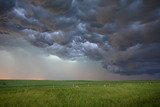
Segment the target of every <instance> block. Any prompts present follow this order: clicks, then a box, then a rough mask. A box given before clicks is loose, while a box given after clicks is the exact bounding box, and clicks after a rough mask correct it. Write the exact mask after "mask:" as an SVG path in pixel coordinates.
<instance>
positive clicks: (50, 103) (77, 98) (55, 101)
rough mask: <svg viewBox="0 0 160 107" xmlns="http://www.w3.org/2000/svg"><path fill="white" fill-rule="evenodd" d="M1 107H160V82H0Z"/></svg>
mask: <svg viewBox="0 0 160 107" xmlns="http://www.w3.org/2000/svg"><path fill="white" fill-rule="evenodd" d="M0 107H160V81H52V80H28V81H27V80H0Z"/></svg>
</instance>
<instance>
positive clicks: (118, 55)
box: [0, 0, 160, 80]
mask: <svg viewBox="0 0 160 107" xmlns="http://www.w3.org/2000/svg"><path fill="white" fill-rule="evenodd" d="M0 79H58V80H66V79H67V80H69V79H73V80H74V79H77V80H79V79H83V80H128V79H134V80H136V79H137V80H139V79H160V0H0Z"/></svg>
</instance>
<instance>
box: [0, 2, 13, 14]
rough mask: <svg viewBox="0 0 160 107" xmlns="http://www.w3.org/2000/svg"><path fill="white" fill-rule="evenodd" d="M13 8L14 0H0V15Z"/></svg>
mask: <svg viewBox="0 0 160 107" xmlns="http://www.w3.org/2000/svg"><path fill="white" fill-rule="evenodd" d="M14 6H15V0H0V14H5V13H7V12H8V11H11V10H12V9H13V7H14Z"/></svg>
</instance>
